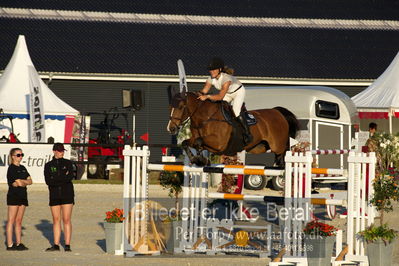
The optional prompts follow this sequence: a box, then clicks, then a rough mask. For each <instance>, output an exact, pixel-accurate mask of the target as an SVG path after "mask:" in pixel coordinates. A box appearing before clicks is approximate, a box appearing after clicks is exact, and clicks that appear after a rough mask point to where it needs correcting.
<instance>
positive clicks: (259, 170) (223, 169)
mask: <svg viewBox="0 0 399 266" xmlns="http://www.w3.org/2000/svg"><path fill="white" fill-rule="evenodd" d="M147 168H148V170H154V171H174V172H191V173H219V174H232V175H268V176H279V175H284V173H285V170H284V169H270V168H266V167H264V166H251V165H221V164H218V165H211V166H204V167H198V166H188V165H175V164H148V166H147ZM311 173H312V174H314V175H315V176H321V175H324V176H330V175H336V176H340V175H344V170H343V169H333V168H312V169H311Z"/></svg>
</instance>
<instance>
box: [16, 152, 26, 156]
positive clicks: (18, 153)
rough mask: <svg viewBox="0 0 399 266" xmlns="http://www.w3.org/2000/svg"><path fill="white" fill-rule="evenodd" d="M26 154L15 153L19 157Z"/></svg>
mask: <svg viewBox="0 0 399 266" xmlns="http://www.w3.org/2000/svg"><path fill="white" fill-rule="evenodd" d="M24 155H25V154H23V153H18V154H15V156H17V157H24Z"/></svg>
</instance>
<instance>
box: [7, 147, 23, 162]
mask: <svg viewBox="0 0 399 266" xmlns="http://www.w3.org/2000/svg"><path fill="white" fill-rule="evenodd" d="M16 151H22V149H21V148H12V149H11V150H10V153H9V154H8V165H10V164H12V163H13V162H14V160H13V158H12V156H13V155H14V154H15V152H16Z"/></svg>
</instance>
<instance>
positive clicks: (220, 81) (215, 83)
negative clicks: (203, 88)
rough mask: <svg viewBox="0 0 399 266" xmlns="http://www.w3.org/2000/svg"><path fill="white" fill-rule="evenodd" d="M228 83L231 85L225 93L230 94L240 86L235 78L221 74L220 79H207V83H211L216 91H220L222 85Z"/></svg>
mask: <svg viewBox="0 0 399 266" xmlns="http://www.w3.org/2000/svg"><path fill="white" fill-rule="evenodd" d="M228 81H231V84H230V87H229V89H228V90H227V93H232V92H233V91H235V90H236V89H238V87H240V86H241V85H242V84H241V82H240V81H239V80H238V79H236V77H234V76H231V75H229V74H227V73H223V72H222V73H221V74H220V77H219V78H218V79H216V78H214V79H213V78H211V77H209V78H208V80H207V82H209V83H211V84H212V85H213V86H214V87H215V88H216V89H218V90H221V89H222V86H223V84H225V83H226V82H228Z"/></svg>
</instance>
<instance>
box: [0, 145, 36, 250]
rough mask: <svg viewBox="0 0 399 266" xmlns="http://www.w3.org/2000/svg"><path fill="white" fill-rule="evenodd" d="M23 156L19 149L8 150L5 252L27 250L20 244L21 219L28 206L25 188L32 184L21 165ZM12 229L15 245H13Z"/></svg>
mask: <svg viewBox="0 0 399 266" xmlns="http://www.w3.org/2000/svg"><path fill="white" fill-rule="evenodd" d="M23 156H24V154H23V153H22V150H21V149H20V148H13V149H11V150H10V154H9V157H10V158H9V161H10V162H11V164H10V166H9V167H8V170H7V182H8V193H7V206H8V220H7V227H6V232H7V250H27V249H28V248H27V247H26V246H25V245H24V244H22V243H21V231H22V218H23V217H24V212H25V208H26V206H28V193H27V189H26V186H28V185H31V184H32V179H31V177H30V175H29V173H28V171H27V170H26V168H25V166H23V165H21V161H22V158H23ZM13 228H14V232H15V240H16V243H13V239H12V236H13Z"/></svg>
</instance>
